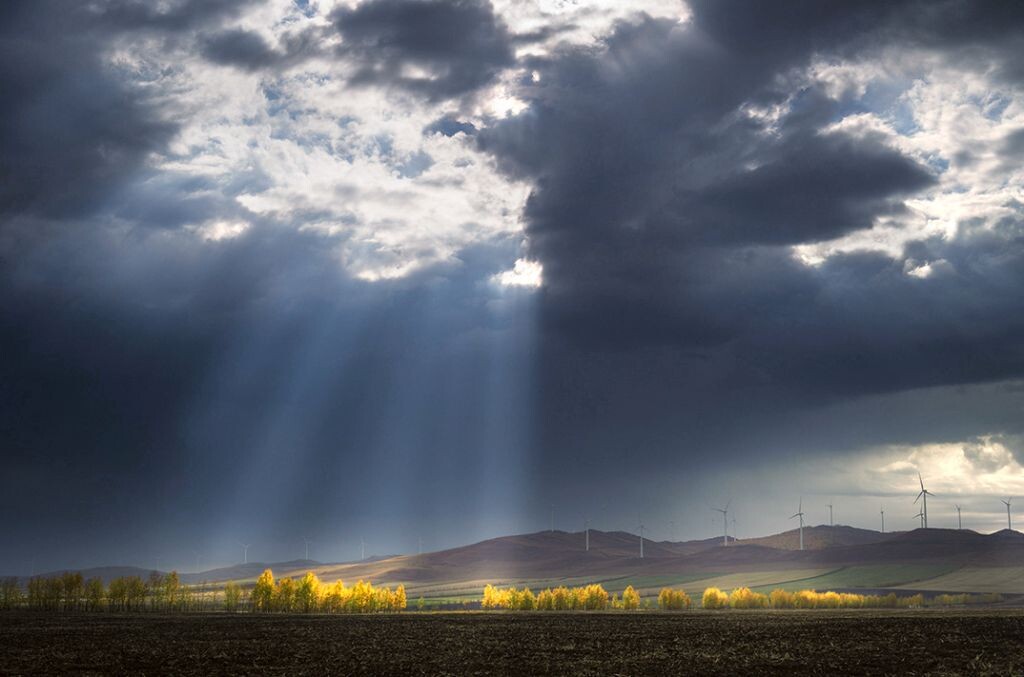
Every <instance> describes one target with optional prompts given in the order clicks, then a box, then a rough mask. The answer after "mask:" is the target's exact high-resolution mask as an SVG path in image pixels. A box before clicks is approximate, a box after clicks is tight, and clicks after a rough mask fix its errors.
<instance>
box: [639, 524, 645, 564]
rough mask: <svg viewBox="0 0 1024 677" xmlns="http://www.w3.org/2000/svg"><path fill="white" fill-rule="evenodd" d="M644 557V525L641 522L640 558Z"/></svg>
mask: <svg viewBox="0 0 1024 677" xmlns="http://www.w3.org/2000/svg"><path fill="white" fill-rule="evenodd" d="M643 558H644V525H643V522H641V523H640V559H643Z"/></svg>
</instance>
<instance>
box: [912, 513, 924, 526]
mask: <svg viewBox="0 0 1024 677" xmlns="http://www.w3.org/2000/svg"><path fill="white" fill-rule="evenodd" d="M914 517H917V518H918V519H920V520H921V528H922V529H923V528H924V513H923V512H921V511H920V510H918V511H917V514H916V515H914Z"/></svg>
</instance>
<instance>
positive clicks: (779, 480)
mask: <svg viewBox="0 0 1024 677" xmlns="http://www.w3.org/2000/svg"><path fill="white" fill-rule="evenodd" d="M1021 157H1024V8H1022V7H1021V6H1020V4H1019V3H1016V2H1011V1H1004V2H1000V1H996V0H988V1H985V0H979V1H977V2H968V1H966V0H927V1H925V0H886V1H880V2H852V1H851V2H843V1H839V0H837V1H836V2H829V3H822V2H819V1H818V0H791V1H788V2H785V3H763V2H756V1H753V0H691V1H690V2H685V3H684V2H675V1H670V0H633V1H631V2H625V1H622V0H492V1H487V0H362V1H361V2H356V1H349V0H163V1H161V2H158V3H157V2H146V1H143V0H91V1H90V2H83V3H69V2H64V1H62V0H33V1H31V2H29V1H27V0H7V1H6V2H4V3H2V5H0V456H2V461H0V462H2V465H3V468H4V472H3V474H2V477H3V487H4V490H3V492H2V493H0V518H2V522H3V524H4V533H3V535H2V537H0V542H2V544H3V546H2V547H0V572H4V573H19V574H25V573H33V572H39V571H46V570H53V569H60V568H63V567H85V566H96V565H103V564H134V565H138V566H145V567H157V568H161V569H170V568H178V569H180V570H184V571H191V570H195V568H196V567H197V566H199V567H200V568H206V567H209V566H214V565H220V564H228V563H232V562H237V561H239V560H240V559H241V555H242V551H241V548H240V547H239V545H238V544H239V543H242V542H244V543H248V544H251V545H250V549H249V558H250V560H261V561H268V562H269V561H280V560H286V559H294V558H297V557H301V556H303V554H304V548H305V544H304V540H303V539H308V540H309V541H310V542H311V545H310V556H311V557H313V558H315V559H319V560H322V561H345V560H351V559H356V558H358V557H359V556H360V553H361V551H360V542H361V540H362V541H363V542H365V543H366V549H367V554H392V553H410V552H415V551H416V550H417V549H418V548H419V544H420V542H421V541H422V544H423V547H424V549H427V550H435V549H440V548H444V547H451V546H455V545H460V544H465V543H469V542H473V541H475V540H478V539H482V538H488V537H494V536H499V535H504V534H509V533H520V532H529V531H537V530H540V529H545V528H548V527H549V524H550V521H551V516H552V514H554V521H555V526H556V527H557V528H560V529H566V530H579V529H582V527H583V524H584V521H585V520H589V521H590V524H591V525H592V526H593V527H595V528H603V529H625V530H630V531H633V532H636V531H638V529H639V525H640V524H641V523H642V524H644V526H645V529H646V533H647V534H649V535H650V536H651V537H652V538H656V539H668V538H672V539H690V538H705V537H709V536H713V535H715V534H718V533H720V529H721V520H720V515H719V514H718V513H716V512H714V511H713V510H712V508H713V507H720V506H722V505H723V504H725V503H727V502H730V510H731V511H732V514H733V516H734V517H735V524H734V525H730V530H734V533H735V534H737V535H739V536H740V537H741V538H742V537H745V536H756V535H764V534H769V533H776V532H778V531H781V530H784V529H788V528H792V527H793V526H795V522H793V521H790V520H789V519H788V517H789V515H791V514H793V513H794V512H796V508H797V505H798V501H800V500H802V501H803V508H804V511H805V512H806V513H807V516H806V518H807V521H808V522H809V523H812V524H820V523H827V521H828V510H827V508H826V505H827V504H829V503H831V504H833V505H834V516H835V521H836V522H837V523H841V524H850V525H854V526H861V527H866V528H878V527H879V526H880V511H881V510H883V509H884V510H885V511H886V527H887V529H890V530H891V529H909V528H913V527H914V526H915V525H916V523H917V522H916V520H915V519H914V518H913V515H914V514H915V513H916V512H917V509H918V506H916V505H914V504H913V499H914V496H915V495H916V493H917V491H918V473H921V475H922V476H923V478H924V481H925V483H926V485H927V486H928V489H929V490H930V491H932V492H933V493H934V494H935V496H934V498H933V499H932V500H931V501H930V502H929V517H930V524H931V526H948V527H952V526H955V524H956V516H955V510H954V506H955V505H960V506H961V507H962V508H963V513H962V514H963V519H964V526H966V527H971V528H975V529H978V530H981V531H994V530H997V529H1000V528H1003V527H1004V526H1005V524H1006V522H1005V508H1004V506H1003V505H1002V503H1000V499H1001V498H1006V497H1009V496H1021V497H1022V498H1021V499H1020V500H1021V504H1022V505H1024V467H1022V464H1024V340H1022V336H1024V165H1022V163H1021V160H1020V158H1021ZM1022 519H1024V517H1022Z"/></svg>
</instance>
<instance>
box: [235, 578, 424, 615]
mask: <svg viewBox="0 0 1024 677" xmlns="http://www.w3.org/2000/svg"><path fill="white" fill-rule="evenodd" d="M231 585H232V584H231V583H229V584H228V586H231ZM236 593H237V594H240V593H241V589H240V588H236ZM227 598H228V594H227V588H225V603H226V604H227ZM250 598H251V601H252V610H253V611H258V612H274V611H276V612H283V613H296V612H297V613H329V614H339V613H350V614H351V613H378V612H389V611H403V610H405V608H406V597H405V586H404V585H401V584H399V585H398V587H396V588H395V589H394V590H392V589H390V588H386V587H375V586H374V585H372V584H371V583H369V582H367V581H357V582H356V584H355V585H353V586H352V587H346V586H345V584H344V582H342V581H335V582H334V583H323V582H321V581H320V579H319V578H317V576H316V574H314V573H313V572H312V571H310V572H307V573H306V575H305V576H303V577H302V578H301V579H299V580H295V579H293V578H281V579H278V580H274V572H273V571H271V570H270V569H267V570H265V571H264V572H263V573H262V574H260V577H259V578H258V579H256V585H255V586H254V587H253V589H252V593H251V594H250ZM229 610H233V609H229Z"/></svg>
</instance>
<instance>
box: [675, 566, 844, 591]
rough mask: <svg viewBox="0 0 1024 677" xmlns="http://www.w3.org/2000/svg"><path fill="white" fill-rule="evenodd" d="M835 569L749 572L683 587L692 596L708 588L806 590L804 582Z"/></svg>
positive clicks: (707, 579)
mask: <svg viewBox="0 0 1024 677" xmlns="http://www.w3.org/2000/svg"><path fill="white" fill-rule="evenodd" d="M832 571H834V569H788V570H785V571H747V572H742V573H735V574H726V575H724V576H714V577H711V578H699V579H696V580H693V581H689V582H686V583H684V584H683V585H682V587H683V589H684V590H686V592H687V593H689V594H690V595H691V596H693V595H698V596H699V595H700V594H701V593H703V592H704V590H705V589H706V588H711V587H715V588H721V589H722V590H725V591H726V592H728V591H730V590H732V589H733V588H739V587H746V588H762V587H764V588H787V589H788V588H790V587H792V588H794V589H796V588H804V587H809V586H805V585H803V584H802V581H805V580H809V579H817V578H820V577H822V575H823V574H827V573H829V572H832Z"/></svg>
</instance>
